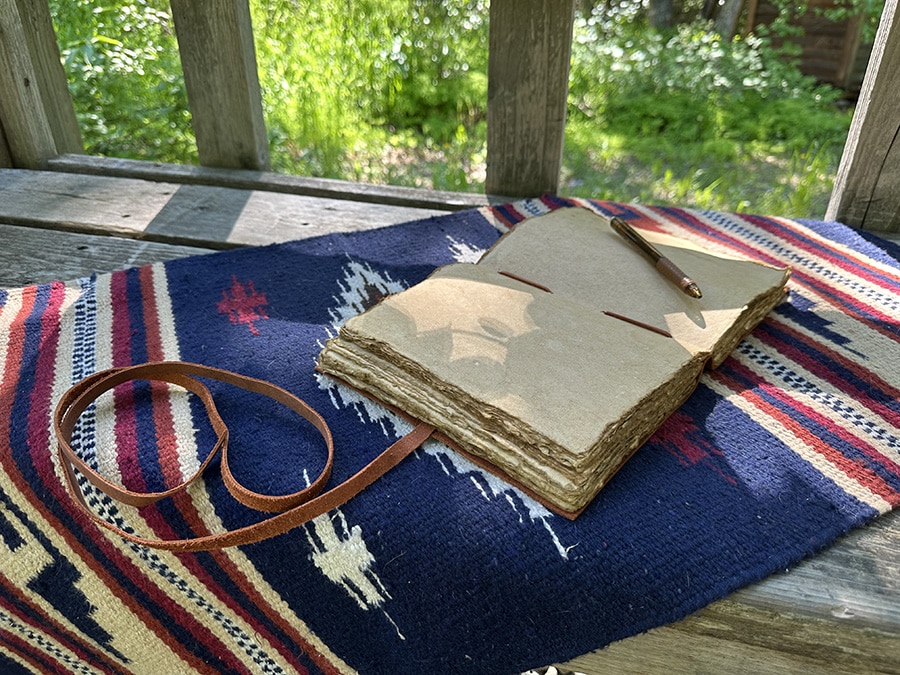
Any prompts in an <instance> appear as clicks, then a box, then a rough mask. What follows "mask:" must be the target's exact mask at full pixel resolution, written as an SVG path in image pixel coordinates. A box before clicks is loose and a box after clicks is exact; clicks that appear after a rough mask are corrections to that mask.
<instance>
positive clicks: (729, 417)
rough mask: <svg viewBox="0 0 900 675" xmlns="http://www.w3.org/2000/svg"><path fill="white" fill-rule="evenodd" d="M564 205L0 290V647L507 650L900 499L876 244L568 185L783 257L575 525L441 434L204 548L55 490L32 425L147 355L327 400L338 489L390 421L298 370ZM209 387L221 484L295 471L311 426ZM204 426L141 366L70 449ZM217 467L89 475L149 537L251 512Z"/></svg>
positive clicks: (280, 662)
mask: <svg viewBox="0 0 900 675" xmlns="http://www.w3.org/2000/svg"><path fill="white" fill-rule="evenodd" d="M572 205H573V202H569V201H564V200H561V199H557V198H543V199H535V200H527V201H523V202H518V203H515V204H510V205H505V206H500V207H491V208H484V209H478V210H471V211H465V212H461V213H457V214H452V215H447V216H444V217H440V218H433V219H429V220H423V221H417V222H412V223H407V224H403V225H398V226H394V227H390V228H386V229H382V230H378V231H371V232H361V233H353V234H336V235H333V236H325V237H321V238H316V239H310V240H303V241H297V242H290V243H286V244H279V245H274V246H268V247H261V248H248V249H241V250H235V251H227V252H220V253H214V254H210V255H205V256H197V257H193V258H187V259H182V260H176V261H172V262H169V263H166V264H157V265H151V266H146V267H141V268H136V269H130V270H127V271H122V272H116V273H113V274H105V275H99V276H96V277H93V278H86V279H81V280H79V281H76V282H68V283H62V282H60V283H53V284H48V285H41V286H36V287H29V288H24V289H17V290H12V291H0V301H2V303H0V304H2V309H0V377H2V381H0V420H2V422H0V671H2V672H4V673H18V672H54V673H56V672H76V673H88V672H91V673H93V672H103V673H107V672H109V673H119V672H129V673H153V674H156V673H187V672H205V673H232V672H234V673H247V672H261V673H306V672H310V673H317V672H326V673H337V672H341V673H343V672H350V671H359V672H363V673H388V672H389V673H443V672H447V673H456V674H458V673H476V672H477V673H515V672H519V671H522V670H526V669H528V668H532V667H537V666H540V665H543V664H547V663H551V662H559V661H562V660H566V659H569V658H572V657H575V656H576V655H579V654H582V653H586V652H588V651H590V650H593V649H597V648H599V647H602V646H604V645H606V644H608V643H610V642H612V641H615V640H619V639H622V638H625V637H627V636H629V635H633V634H636V633H638V632H641V631H644V630H647V629H649V628H652V627H654V626H659V625H661V624H665V623H667V622H671V621H674V620H677V619H679V618H682V617H684V616H686V615H687V614H689V613H691V612H693V611H695V610H697V609H699V608H701V607H703V606H704V605H706V604H707V603H710V602H711V601H714V600H716V599H717V598H721V597H723V596H725V595H726V594H728V593H730V592H732V591H734V590H735V589H738V588H740V587H742V586H744V585H747V584H750V583H752V582H755V581H757V580H760V579H762V578H764V577H766V576H767V575H769V574H771V573H773V572H775V571H778V570H784V569H785V568H787V567H789V566H791V565H792V564H794V563H796V562H797V561H799V560H800V559H802V558H803V557H804V556H807V555H810V554H812V553H814V552H815V551H817V550H819V549H821V548H822V547H824V546H826V545H828V544H829V543H830V542H832V541H833V540H834V539H835V538H836V537H838V536H839V535H841V534H843V533H845V532H847V531H848V530H850V529H851V528H854V527H858V526H862V525H864V524H865V523H867V522H868V521H870V520H871V519H873V518H875V517H876V516H877V515H879V514H882V513H885V512H887V511H889V510H890V509H892V508H893V507H895V506H897V504H898V503H900V441H898V438H900V402H898V401H900V344H898V343H900V263H898V257H900V251H898V248H897V247H896V246H893V245H890V244H887V243H885V242H880V241H879V240H877V238H872V237H869V238H868V239H867V238H864V237H863V236H862V235H861V234H860V233H858V232H855V231H852V230H850V229H848V228H846V227H844V226H842V225H839V224H836V223H825V222H808V221H802V222H801V221H793V220H788V219H784V218H768V217H757V216H746V215H734V214H725V213H713V212H705V211H704V212H700V211H687V210H679V209H675V208H650V207H643V206H634V205H622V204H613V203H589V204H588V205H589V206H591V207H592V208H595V209H597V210H599V211H600V212H602V213H605V214H616V215H619V216H621V217H622V218H624V219H626V220H627V221H629V222H631V223H633V224H635V225H638V226H640V227H648V228H653V229H656V230H660V231H664V232H667V233H670V234H673V235H677V236H680V237H684V238H687V239H689V240H692V241H695V242H697V243H699V244H701V245H703V246H706V247H707V248H711V249H713V250H718V251H722V252H725V253H734V254H739V255H744V256H749V257H752V258H754V259H757V260H760V261H763V262H770V263H774V264H777V265H785V264H789V265H792V266H793V268H794V275H793V278H792V280H791V282H790V284H789V288H790V293H789V297H788V298H787V299H786V300H785V302H783V303H782V304H781V305H780V306H779V307H778V308H777V309H776V310H775V311H774V312H772V313H771V314H770V316H769V317H768V318H767V319H766V320H765V321H764V322H763V323H762V324H761V325H760V326H759V327H758V328H757V329H756V330H755V331H753V333H752V334H751V335H749V336H748V337H747V338H746V339H745V340H744V341H743V342H742V343H741V344H740V345H739V346H738V347H737V349H736V350H735V352H734V353H733V355H732V356H731V357H730V358H729V359H728V360H727V361H726V362H725V363H724V364H723V365H722V366H721V367H720V368H718V369H717V370H715V371H713V372H709V373H708V374H706V375H705V376H704V378H703V380H702V382H701V385H700V387H699V388H698V390H697V391H696V392H695V394H694V395H693V396H692V397H691V398H690V399H689V400H688V401H687V403H686V404H685V405H684V406H683V407H681V408H680V409H679V410H678V411H677V412H676V413H675V414H674V415H673V416H672V417H671V418H670V419H669V420H668V421H667V422H666V423H665V424H664V425H663V426H662V427H661V428H660V429H659V430H658V432H657V433H656V434H655V435H654V436H653V437H652V439H651V440H650V441H649V442H648V443H646V444H645V445H644V446H643V447H642V448H641V449H640V450H639V451H638V452H637V453H636V454H635V455H634V457H633V458H632V459H631V460H630V461H629V462H628V463H627V464H626V465H625V467H624V468H623V469H622V470H621V471H620V472H619V473H618V474H617V475H616V476H615V477H614V479H613V480H612V481H611V483H610V484H609V485H608V486H607V487H605V488H604V489H603V490H602V491H601V493H600V494H599V496H598V497H597V498H596V499H595V500H594V502H593V503H592V504H591V505H590V506H589V507H588V508H587V509H586V510H585V512H584V513H583V515H582V516H581V517H580V518H578V519H577V520H576V521H574V522H572V521H568V520H566V519H564V518H561V517H559V516H556V515H554V514H552V513H550V512H549V511H547V510H546V509H544V508H543V507H541V506H540V505H538V504H537V503H535V502H534V501H532V500H530V499H529V498H528V497H526V496H525V495H523V494H522V493H520V492H518V491H517V490H515V489H514V488H511V487H509V486H508V485H506V484H505V483H503V482H501V481H499V480H498V479H496V478H494V477H493V476H491V475H490V474H486V473H485V472H483V471H481V470H480V469H479V468H477V467H476V466H474V465H472V464H471V463H469V462H468V461H466V460H465V459H463V458H461V457H460V456H458V455H457V454H455V453H453V452H452V451H450V450H449V449H448V448H446V447H444V446H442V445H440V444H439V443H437V442H435V441H428V442H427V443H426V444H425V445H424V446H423V447H421V448H420V449H419V450H418V451H417V452H416V453H415V454H413V455H412V456H410V457H408V458H407V459H405V460H404V461H403V462H401V463H400V464H399V466H397V467H396V468H395V469H393V470H391V471H390V472H389V473H388V474H386V475H385V476H384V477H382V478H381V479H379V480H378V481H377V482H376V483H375V484H374V485H372V486H371V487H369V488H367V489H366V490H365V491H363V492H362V493H361V494H360V495H359V496H357V497H356V498H354V499H352V500H351V501H350V502H348V503H347V504H345V505H344V506H342V507H340V508H339V509H336V510H334V511H331V512H329V513H328V514H326V515H323V516H321V517H319V518H317V519H315V520H314V521H312V522H309V523H308V524H306V525H303V526H300V527H297V528H296V529H294V530H291V531H290V532H288V533H287V534H284V535H281V536H278V537H275V538H272V539H269V540H266V541H263V542H261V543H258V544H252V545H248V546H243V547H238V548H228V549H224V550H221V551H215V552H210V553H190V554H188V553H180V554H173V553H167V552H160V551H156V550H150V549H146V548H144V547H142V546H139V545H136V544H130V543H126V542H124V541H123V540H122V539H121V538H118V537H117V536H115V535H114V534H112V533H109V532H107V531H105V530H103V529H102V528H99V527H97V526H96V525H95V524H93V523H91V522H90V521H89V520H88V519H86V518H85V517H83V515H82V514H81V513H80V512H79V511H78V510H77V509H76V508H75V505H74V503H73V501H72V499H71V498H70V496H69V494H68V493H67V492H66V491H65V489H64V487H63V478H62V473H61V468H60V465H59V463H58V459H57V455H56V452H55V440H54V439H53V434H52V432H51V425H50V418H51V414H52V411H53V408H54V406H55V404H56V402H57V401H58V400H59V398H60V396H61V395H62V393H63V392H64V391H65V390H66V389H67V388H68V387H69V386H71V385H72V384H73V383H74V382H76V381H79V380H80V379H81V378H83V377H85V376H87V375H89V374H90V373H93V372H95V371H98V370H102V369H105V368H109V367H114V366H122V365H129V364H135V363H142V362H145V361H156V360H185V361H195V362H199V363H203V364H207V365H210V366H216V367H220V368H226V369H230V370H233V371H237V372H239V373H243V374H245V375H249V376H253V377H257V378H262V379H265V380H269V381H272V382H274V383H276V384H278V385H280V386H282V387H284V388H286V389H288V390H290V391H292V392H294V393H295V394H297V395H298V396H300V397H301V398H303V399H304V400H306V401H307V402H308V403H310V404H311V405H312V406H314V407H315V408H316V409H317V410H318V411H319V412H320V413H321V414H322V415H323V416H324V418H325V419H326V420H327V422H328V424H329V425H330V427H331V430H332V433H333V435H334V439H335V446H336V449H337V456H336V459H335V464H334V473H333V476H332V484H336V483H337V482H339V481H342V480H344V479H345V478H347V477H348V476H350V475H352V474H353V473H354V472H356V471H357V470H358V469H359V468H360V467H362V466H364V465H365V464H367V463H368V462H369V461H370V460H371V459H372V458H373V457H375V456H376V455H377V454H379V453H380V452H381V451H382V450H383V449H384V448H385V447H387V445H389V444H390V443H391V442H393V441H394V440H395V439H396V438H397V437H399V436H400V435H402V434H403V433H405V432H407V431H408V430H409V426H408V425H407V424H406V423H405V422H404V421H403V420H401V419H400V418H398V417H396V416H394V415H393V414H391V413H389V412H388V411H386V410H385V409H383V408H381V407H379V406H378V405H375V404H373V403H371V402H369V401H368V400H366V399H364V398H362V397H360V396H359V395H357V394H355V393H354V392H352V391H350V390H348V389H345V388H343V387H341V386H338V385H337V384H335V383H334V382H333V381H331V380H330V379H328V378H327V377H325V376H322V375H318V374H316V373H315V371H314V365H315V360H316V356H317V354H318V352H319V350H320V349H321V346H322V344H323V342H324V341H325V340H326V339H327V338H328V337H329V336H331V335H333V334H334V333H335V332H336V330H337V328H338V326H339V325H340V324H341V323H342V322H343V321H345V320H346V319H347V318H348V317H350V316H352V315H354V314H356V313H358V312H360V311H362V310H363V309H365V308H366V307H368V306H370V305H371V304H372V303H375V302H377V301H378V300H379V298H382V297H384V296H385V295H386V294H389V293H392V292H396V291H398V290H401V289H403V288H404V287H407V286H409V285H411V284H415V283H416V282H418V281H420V280H421V279H423V278H424V277H425V276H427V275H428V274H429V273H430V272H431V271H432V270H433V269H434V268H435V267H436V266H438V265H442V264H446V263H450V262H455V261H475V260H476V259H477V258H478V256H479V255H480V253H481V252H482V251H484V250H485V249H486V248H487V247H488V246H490V245H491V243H492V242H494V241H495V240H496V239H497V237H498V236H499V234H500V233H501V232H503V231H504V230H505V229H507V228H508V227H509V226H511V225H513V224H515V223H516V222H518V221H521V220H522V219H525V218H529V217H532V216H535V215H538V214H541V213H544V212H546V211H548V210H551V209H557V208H570V207H571V206H572ZM585 366H586V367H589V366H590V364H585ZM566 377H567V373H564V372H561V373H559V378H560V380H561V381H563V382H564V381H565V379H566ZM209 386H210V388H211V389H212V391H213V395H214V397H215V400H216V403H217V405H218V407H219V409H220V411H221V413H222V416H223V418H225V421H226V422H227V424H228V426H229V428H230V429H231V438H230V444H229V452H230V453H231V454H230V456H229V457H230V459H229V461H230V463H231V466H232V469H233V471H234V472H235V474H236V476H237V478H238V479H239V480H240V481H241V482H242V483H244V484H245V485H246V486H247V487H249V488H251V489H255V490H257V491H261V492H267V493H271V494H285V493H289V492H293V491H296V490H298V489H300V488H302V487H303V486H304V485H305V484H306V481H308V480H310V476H315V475H316V474H318V472H319V471H320V469H321V466H322V462H323V461H324V449H323V448H322V441H321V438H320V437H319V435H318V433H317V432H316V431H315V430H314V429H312V428H311V427H309V425H308V424H306V423H305V422H303V421H302V420H300V419H299V418H297V417H296V415H294V414H293V413H290V412H288V411H285V410H284V409H282V408H279V407H278V406H276V405H274V404H272V402H271V401H270V400H269V399H266V398H264V397H260V396H258V395H256V394H251V393H249V392H246V391H243V390H240V389H236V388H234V387H230V386H229V385H225V384H222V383H216V382H211V383H209ZM214 442H215V434H214V432H213V431H212V429H211V428H210V427H209V423H208V422H207V420H206V414H205V412H204V410H203V407H202V405H201V404H200V403H199V402H198V401H197V400H196V397H195V396H194V395H193V394H189V393H187V392H186V391H184V390H181V389H180V388H178V387H168V386H167V385H164V384H162V383H140V382H139V383H133V384H129V385H123V386H120V387H118V388H116V389H115V390H114V391H113V392H109V393H106V394H104V395H103V396H102V397H101V398H100V399H99V400H98V401H97V402H96V404H95V405H93V406H92V407H90V408H89V409H88V410H87V411H85V413H84V414H83V415H82V417H81V420H80V422H79V425H78V427H77V428H76V430H75V433H74V443H73V445H74V446H75V447H76V449H77V450H78V452H79V453H80V455H81V456H82V457H84V458H85V459H86V460H87V461H88V462H89V463H90V464H91V465H92V466H95V467H97V468H98V470H99V471H101V472H102V473H103V474H104V475H106V476H108V477H110V478H111V479H113V480H115V481H117V482H119V483H121V484H123V485H125V486H128V487H130V488H132V489H136V490H161V489H164V488H166V487H167V486H171V485H174V484H176V483H178V482H179V481H181V480H182V479H183V478H184V477H185V476H189V475H191V474H193V472H194V471H196V469H197V467H198V465H199V463H200V462H201V461H202V459H203V458H204V457H205V455H206V452H207V451H208V450H209V448H210V447H211V446H212V445H213V443H214ZM218 468H219V467H218V466H217V465H215V464H214V465H213V466H211V467H210V469H209V470H208V471H207V473H206V474H205V475H204V478H203V480H202V482H200V483H198V484H197V485H196V486H195V487H193V488H191V489H190V490H189V491H187V492H186V493H184V494H182V495H180V496H178V497H176V498H173V499H168V500H164V501H162V502H159V503H158V504H155V505H151V506H145V507H142V508H140V509H134V508H132V507H127V506H122V505H120V504H118V503H116V502H113V501H111V500H110V499H108V498H107V497H106V496H105V495H103V494H101V493H99V492H97V491H96V490H94V489H93V488H92V487H91V486H90V485H89V484H85V485H84V492H85V494H86V495H87V501H88V503H89V504H90V506H91V507H92V508H93V509H95V510H96V512H97V513H100V514H101V515H102V516H103V517H104V518H107V519H109V520H110V521H112V522H115V523H117V524H119V525H120V526H122V527H124V528H126V529H128V530H129V531H132V532H135V533H137V534H139V535H142V536H144V535H146V536H149V537H151V538H174V537H190V536H197V535H201V534H204V533H207V532H210V531H219V530H222V529H225V528H228V529H234V528H237V527H241V526H244V525H247V524H249V523H252V522H256V521H257V520H258V519H260V518H261V517H264V516H260V514H258V513H256V512H253V511H251V510H249V509H246V508H245V507H243V506H240V505H239V504H238V503H237V502H235V501H234V500H233V499H232V498H231V497H230V495H229V494H228V492H227V490H226V489H225V488H224V487H223V483H222V480H221V475H220V473H219V471H218Z"/></svg>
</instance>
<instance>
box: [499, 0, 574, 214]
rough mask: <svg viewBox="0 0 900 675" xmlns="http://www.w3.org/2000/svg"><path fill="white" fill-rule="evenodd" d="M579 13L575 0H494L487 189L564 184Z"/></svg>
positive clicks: (534, 189) (542, 189)
mask: <svg viewBox="0 0 900 675" xmlns="http://www.w3.org/2000/svg"><path fill="white" fill-rule="evenodd" d="M574 15H575V3H574V0H493V1H492V2H491V9H490V40H489V54H488V110H487V124H488V127H487V178H486V184H485V190H486V192H487V193H488V194H496V195H507V196H515V197H519V196H533V195H539V194H542V193H546V192H550V193H553V192H556V191H557V189H558V188H559V172H560V168H561V166H562V148H563V134H564V132H565V125H566V98H567V96H568V85H569V59H570V57H571V52H572V29H573V25H574Z"/></svg>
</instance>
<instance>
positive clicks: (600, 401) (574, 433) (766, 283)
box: [318, 209, 790, 517]
mask: <svg viewBox="0 0 900 675" xmlns="http://www.w3.org/2000/svg"><path fill="white" fill-rule="evenodd" d="M644 234H645V237H646V239H647V240H648V241H650V242H652V243H653V244H654V245H655V246H656V248H657V249H659V250H660V251H661V252H662V253H663V254H664V255H665V256H667V257H668V258H669V259H671V260H672V261H673V262H674V263H675V264H676V265H678V266H679V267H680V268H681V269H683V270H685V271H686V272H687V273H688V274H689V275H690V276H691V277H692V278H693V279H694V280H695V281H696V282H697V284H698V285H699V286H700V288H701V289H702V291H703V297H702V298H700V299H695V298H691V297H688V296H687V295H685V294H683V293H682V292H680V291H679V289H678V288H677V287H676V286H675V285H673V284H672V283H671V282H669V281H667V280H666V279H665V278H663V277H662V276H661V275H660V273H659V272H658V271H657V270H656V269H655V268H654V267H653V265H652V264H650V263H649V262H648V261H647V260H646V259H645V258H644V257H643V255H642V254H641V253H640V252H639V251H638V250H637V249H636V248H634V247H633V246H632V245H631V244H630V243H628V242H627V241H625V240H624V239H622V238H621V237H619V236H618V235H617V234H616V233H615V232H614V231H613V230H612V229H611V228H610V227H609V225H608V221H607V220H606V219H605V218H603V217H601V216H598V215H597V214H595V213H593V212H592V211H589V210H587V209H563V210H559V211H554V212H552V213H549V214H547V215H544V216H541V217H538V218H533V219H529V220H526V221H524V222H523V223H521V224H519V225H518V226H516V227H515V229H513V230H512V231H511V232H509V233H507V234H506V235H504V236H503V237H501V239H500V240H499V241H498V242H497V243H496V244H495V245H494V246H493V247H492V248H491V249H490V250H489V251H488V252H487V253H485V255H484V256H483V257H482V258H481V260H480V261H479V262H478V263H477V264H467V263H460V264H454V265H449V266H446V267H442V268H440V269H438V270H437V271H436V272H434V273H433V274H432V275H431V276H430V277H428V278H427V279H426V280H424V281H423V282H421V283H419V284H417V285H416V286H413V287H412V288H409V289H406V290H404V291H402V292H401V293H397V294H395V295H392V296H390V297H388V298H386V299H385V300H383V301H382V302H381V303H379V304H378V305H376V306H375V307H372V308H371V309H369V310H368V311H366V312H364V313H363V314H360V315H359V316H356V317H353V318H351V319H350V320H348V321H347V322H346V323H345V324H344V325H343V326H342V327H341V329H340V331H339V334H338V335H337V336H336V337H335V338H333V339H331V340H329V341H328V342H327V343H326V345H325V348H324V349H323V350H322V352H321V354H320V356H319V363H318V368H319V370H321V371H322V372H324V373H327V374H329V375H332V376H334V377H336V378H338V379H339V380H342V381H343V382H345V383H347V384H349V385H350V386H352V387H354V388H356V389H358V390H360V391H362V392H364V393H366V394H368V395H369V396H371V397H373V398H375V399H377V400H379V401H381V402H383V403H386V404H388V405H390V406H392V407H394V408H396V409H398V410H400V411H402V412H405V413H406V414H408V415H410V416H412V417H414V418H417V419H421V420H424V421H426V422H428V423H430V424H432V425H434V426H435V427H436V428H437V429H438V430H440V432H442V436H443V438H444V439H445V440H447V441H448V442H450V443H451V444H452V445H453V446H454V447H455V448H456V449H458V450H460V451H461V452H463V453H464V454H466V455H468V456H470V457H471V458H472V459H474V460H475V461H477V462H478V463H480V464H481V465H483V466H486V467H487V468H489V469H491V470H493V471H494V472H495V473H497V474H498V475H500V476H502V477H504V478H505V479H507V480H510V482H513V483H514V484H516V485H518V486H520V487H522V488H523V489H525V490H526V491H527V492H529V493H530V494H532V495H533V496H535V497H536V498H538V499H539V500H540V501H541V502H543V503H544V504H546V505H547V506H549V507H550V508H552V509H553V510H555V511H557V512H559V513H562V514H564V515H567V516H569V517H575V516H576V515H577V514H578V513H579V512H580V511H581V510H583V508H584V507H585V506H586V505H587V504H588V503H589V502H590V500H591V499H592V498H593V497H594V496H595V495H596V494H597V492H598V491H599V490H600V489H601V488H602V487H603V486H604V485H605V484H606V483H607V482H608V481H609V479H610V478H611V477H612V475H613V474H614V473H615V472H616V470H617V469H618V468H619V467H620V466H621V465H622V464H623V463H624V462H625V461H626V460H627V459H628V457H630V456H631V454H632V453H633V452H634V451H635V450H637V448H639V447H640V446H641V444H642V443H643V442H644V441H645V440H646V439H647V438H648V437H649V436H650V435H651V434H652V433H653V432H654V431H655V430H656V429H657V427H658V426H659V425H660V424H662V422H663V421H664V420H665V419H666V418H667V417H668V416H669V415H670V414H671V413H672V412H674V411H675V410H676V409H677V408H678V406H679V405H681V403H682V402H683V401H684V400H685V399H686V398H687V397H688V396H689V395H690V394H691V392H692V391H693V390H694V388H695V387H696V386H697V383H698V381H699V378H700V376H701V374H702V372H703V370H704V368H705V367H707V365H709V366H712V367H715V366H716V365H718V364H719V363H721V361H722V360H724V359H725V358H726V357H727V356H728V354H729V353H730V352H731V350H732V349H733V348H734V346H735V345H736V344H737V343H738V342H739V341H740V340H741V339H742V338H743V337H744V335H746V334H747V333H748V332H749V331H750V330H751V329H752V328H753V327H754V326H756V324H757V323H759V322H760V321H761V320H762V319H763V317H764V316H765V315H766V314H767V313H768V312H769V310H771V309H772V308H773V307H774V306H775V305H776V304H777V303H778V302H780V301H781V300H782V298H783V297H784V294H785V284H786V283H787V280H788V277H789V276H790V269H780V268H774V267H770V266H767V265H763V264H760V263H756V262H752V261H745V260H737V259H734V258H730V257H724V256H721V255H716V254H712V253H709V252H704V251H702V250H700V249H698V248H697V247H694V246H692V245H691V244H689V243H687V242H684V241H682V240H677V239H674V238H671V237H668V236H666V235H661V234H658V233H653V232H647V233H644ZM640 324H643V325H640Z"/></svg>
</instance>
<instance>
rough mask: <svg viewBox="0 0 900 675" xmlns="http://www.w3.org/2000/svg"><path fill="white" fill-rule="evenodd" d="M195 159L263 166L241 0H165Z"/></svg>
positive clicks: (249, 31) (252, 58)
mask: <svg viewBox="0 0 900 675" xmlns="http://www.w3.org/2000/svg"><path fill="white" fill-rule="evenodd" d="M171 7H172V17H173V19H174V21H175V35H176V37H177V38H178V48H179V52H180V55H181V65H182V69H183V70H184V83H185V88H186V89H187V95H188V105H189V106H190V108H191V116H192V123H193V127H194V135H195V137H196V139H197V152H198V154H199V156H200V163H201V164H204V165H206V166H218V167H229V168H235V169H267V168H268V167H269V144H268V138H267V136H266V126H265V122H264V120H263V111H262V98H261V95H260V90H259V75H258V73H257V69H256V52H255V49H254V46H253V28H252V26H251V22H250V7H249V5H248V2H247V0H171Z"/></svg>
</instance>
